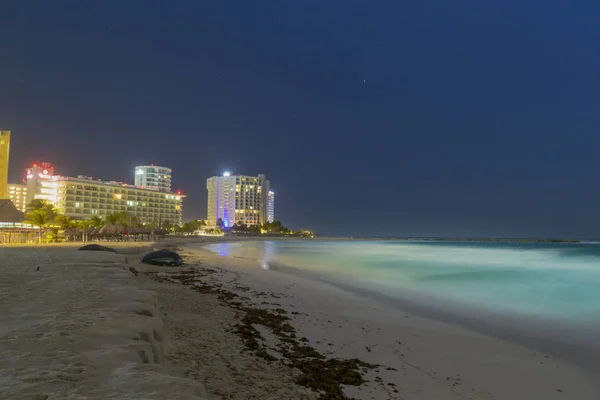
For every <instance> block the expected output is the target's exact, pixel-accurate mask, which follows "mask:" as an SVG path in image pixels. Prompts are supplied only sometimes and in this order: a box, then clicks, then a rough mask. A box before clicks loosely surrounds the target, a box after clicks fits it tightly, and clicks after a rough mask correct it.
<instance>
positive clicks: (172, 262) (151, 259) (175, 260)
mask: <svg viewBox="0 0 600 400" xmlns="http://www.w3.org/2000/svg"><path fill="white" fill-rule="evenodd" d="M142 262H143V263H145V264H152V265H166V266H169V267H175V266H179V265H181V264H183V258H181V256H180V255H179V254H177V253H175V252H174V251H171V250H166V249H163V250H158V251H151V252H150V253H148V254H146V255H145V256H144V257H143V258H142Z"/></svg>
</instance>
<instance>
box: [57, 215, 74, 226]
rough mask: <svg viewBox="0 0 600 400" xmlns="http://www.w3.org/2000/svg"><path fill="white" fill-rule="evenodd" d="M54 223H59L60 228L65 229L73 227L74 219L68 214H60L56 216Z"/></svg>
mask: <svg viewBox="0 0 600 400" xmlns="http://www.w3.org/2000/svg"><path fill="white" fill-rule="evenodd" d="M54 224H55V225H58V227H59V228H60V229H63V230H64V229H69V228H70V227H72V226H73V221H71V218H69V217H67V216H66V215H62V214H58V215H57V216H56V217H54Z"/></svg>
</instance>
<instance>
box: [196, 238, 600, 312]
mask: <svg viewBox="0 0 600 400" xmlns="http://www.w3.org/2000/svg"><path fill="white" fill-rule="evenodd" d="M207 247H208V248H209V249H210V250H211V251H214V252H216V253H219V254H221V255H223V256H232V257H241V258H247V259H251V260H256V261H257V263H259V264H260V265H261V266H262V267H263V268H265V269H269V268H273V267H276V268H279V269H286V268H288V269H290V270H292V269H293V271H296V272H301V273H304V274H308V275H313V276H315V277H319V278H320V279H322V280H326V281H329V282H337V283H340V284H343V285H345V286H346V287H353V288H356V289H363V290H369V291H372V292H375V293H380V294H383V295H385V296H388V297H392V298H394V297H395V298H398V299H409V298H411V297H414V296H420V297H421V298H426V299H430V300H431V301H434V302H437V303H439V304H444V303H447V304H453V305H459V306H462V307H471V308H474V309H479V310H484V311H485V312H490V313H500V314H503V315H512V316H520V317H536V318H538V319H539V318H541V319H548V320H553V321H556V320H559V321H562V322H577V323H581V324H596V323H598V321H599V320H600V318H599V317H600V245H598V244H536V243H474V242H431V241H423V242H419V241H356V240H355V241H330V240H310V241H309V240H307V241H292V240H290V241H286V240H282V241H264V242H263V241H240V242H229V243H222V244H214V245H209V246H207Z"/></svg>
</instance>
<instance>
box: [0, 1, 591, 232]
mask: <svg viewBox="0 0 600 400" xmlns="http://www.w3.org/2000/svg"><path fill="white" fill-rule="evenodd" d="M565 7H567V3H565V2H562V1H560V2H559V1H552V0H538V1H534V0H496V1H494V0H492V1H480V0H465V1H460V2H451V1H448V0H430V1H384V0H380V1H356V0H354V1H352V0H344V1H341V0H339V1H333V0H331V1H323V0H303V1H295V2H291V1H279V0H272V1H246V0H239V1H225V0H221V1H211V0H205V1H183V0H181V1H175V2H165V1H148V0H144V1H142V0H139V1H136V0H128V1H59V0H55V1H45V0H40V1H27V0H6V1H2V2H0V128H2V129H10V130H12V131H13V139H12V153H11V168H12V170H11V173H10V176H11V178H12V180H13V181H14V180H18V179H19V178H20V177H21V175H22V170H23V168H25V167H26V166H27V165H28V164H29V163H31V162H32V161H36V160H46V161H51V162H53V163H54V164H55V165H56V166H57V167H58V172H59V173H62V174H65V175H74V174H85V175H91V176H94V177H101V178H105V179H115V180H123V181H132V180H133V167H134V166H135V165H138V164H146V163H155V164H160V165H165V166H169V167H171V168H173V174H174V176H173V180H174V186H175V188H177V189H182V190H183V191H184V192H185V193H186V194H188V196H189V197H188V198H187V200H186V202H185V203H184V208H185V215H184V216H185V218H186V219H191V218H198V217H204V216H205V214H206V210H205V208H206V189H205V186H206V178H208V177H209V176H211V175H215V174H219V173H221V172H222V171H223V170H225V169H228V170H231V171H233V172H236V173H243V174H248V175H254V174H258V173H264V174H266V175H267V177H268V178H269V179H270V180H271V182H272V186H273V187H274V189H275V192H276V194H277V197H276V212H277V217H278V218H280V219H282V220H283V221H284V223H285V224H288V225H291V226H293V227H297V228H300V227H311V228H315V229H317V230H318V231H321V232H323V233H326V234H364V235H433V236H438V235H469V236H471V235H473V236H477V235H486V236H487V235H497V236H561V237H565V236H566V237H598V236H600V234H599V232H600V179H599V176H600V174H599V172H600V112H599V111H600V97H599V94H600V52H599V51H598V46H599V43H600V24H598V21H599V20H600V3H598V2H592V1H580V2H571V3H568V8H565Z"/></svg>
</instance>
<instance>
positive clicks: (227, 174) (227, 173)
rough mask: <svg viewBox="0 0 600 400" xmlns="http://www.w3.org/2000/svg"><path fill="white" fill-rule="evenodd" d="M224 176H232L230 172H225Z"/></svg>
mask: <svg viewBox="0 0 600 400" xmlns="http://www.w3.org/2000/svg"><path fill="white" fill-rule="evenodd" d="M223 176H231V173H230V172H223Z"/></svg>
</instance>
